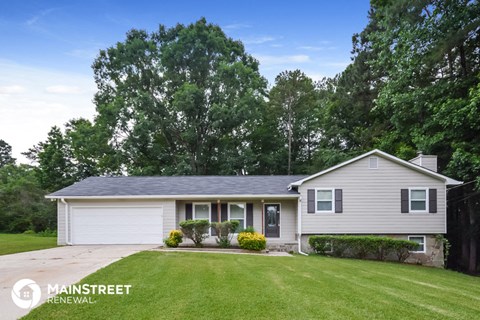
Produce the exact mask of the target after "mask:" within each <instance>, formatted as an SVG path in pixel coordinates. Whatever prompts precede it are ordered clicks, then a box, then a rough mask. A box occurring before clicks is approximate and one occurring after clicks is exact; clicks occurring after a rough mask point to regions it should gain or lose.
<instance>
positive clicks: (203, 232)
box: [180, 220, 210, 247]
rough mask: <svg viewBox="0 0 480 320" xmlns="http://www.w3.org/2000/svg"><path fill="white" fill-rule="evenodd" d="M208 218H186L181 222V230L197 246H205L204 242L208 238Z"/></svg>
mask: <svg viewBox="0 0 480 320" xmlns="http://www.w3.org/2000/svg"><path fill="white" fill-rule="evenodd" d="M208 228H210V222H209V221H208V220H185V221H182V222H180V230H181V231H182V233H183V235H184V237H185V238H188V239H190V240H192V241H193V243H194V244H195V247H203V245H202V242H203V240H205V239H206V238H208V237H209V236H208Z"/></svg>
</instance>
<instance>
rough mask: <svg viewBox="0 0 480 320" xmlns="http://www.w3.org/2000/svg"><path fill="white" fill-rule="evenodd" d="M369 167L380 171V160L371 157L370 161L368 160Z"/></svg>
mask: <svg viewBox="0 0 480 320" xmlns="http://www.w3.org/2000/svg"><path fill="white" fill-rule="evenodd" d="M368 167H369V168H370V169H378V158H377V157H370V159H369V160H368Z"/></svg>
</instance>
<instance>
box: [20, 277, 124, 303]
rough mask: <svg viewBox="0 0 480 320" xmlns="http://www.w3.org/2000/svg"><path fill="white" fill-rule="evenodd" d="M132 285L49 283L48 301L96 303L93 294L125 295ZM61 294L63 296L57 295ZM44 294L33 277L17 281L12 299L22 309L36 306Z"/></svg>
mask: <svg viewBox="0 0 480 320" xmlns="http://www.w3.org/2000/svg"><path fill="white" fill-rule="evenodd" d="M131 287H132V285H123V284H117V285H115V284H109V285H104V284H88V283H84V284H74V285H71V286H67V285H59V284H53V285H52V284H48V285H47V295H48V296H49V297H48V298H47V303H67V304H73V303H79V304H83V303H96V301H95V300H93V297H92V296H91V295H123V294H130V288H131ZM57 295H61V296H57ZM41 296H42V291H41V289H40V286H39V285H38V284H37V283H36V282H35V281H33V280H31V279H22V280H19V281H17V282H16V283H15V284H14V285H13V288H12V300H13V302H14V303H15V304H16V305H17V306H18V307H20V308H22V309H31V308H33V307H35V306H36V305H37V304H38V303H39V302H40V298H41Z"/></svg>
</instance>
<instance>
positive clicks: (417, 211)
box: [408, 187, 430, 213]
mask: <svg viewBox="0 0 480 320" xmlns="http://www.w3.org/2000/svg"><path fill="white" fill-rule="evenodd" d="M416 190H424V191H425V210H413V209H412V191H416ZM428 201H429V199H428V188H425V187H413V188H408V212H411V213H428V212H430V210H429V207H428Z"/></svg>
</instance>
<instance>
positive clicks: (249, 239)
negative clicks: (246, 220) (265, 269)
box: [237, 232, 267, 251]
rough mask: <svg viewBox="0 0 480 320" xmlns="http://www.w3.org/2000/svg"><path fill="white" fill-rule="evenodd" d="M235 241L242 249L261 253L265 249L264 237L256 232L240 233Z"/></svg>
mask: <svg viewBox="0 0 480 320" xmlns="http://www.w3.org/2000/svg"><path fill="white" fill-rule="evenodd" d="M237 240H238V245H239V246H240V248H242V249H247V250H255V251H261V250H264V249H265V248H266V247H267V240H266V239H265V236H264V235H263V234H260V233H258V232H240V233H239V234H238V237H237Z"/></svg>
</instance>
